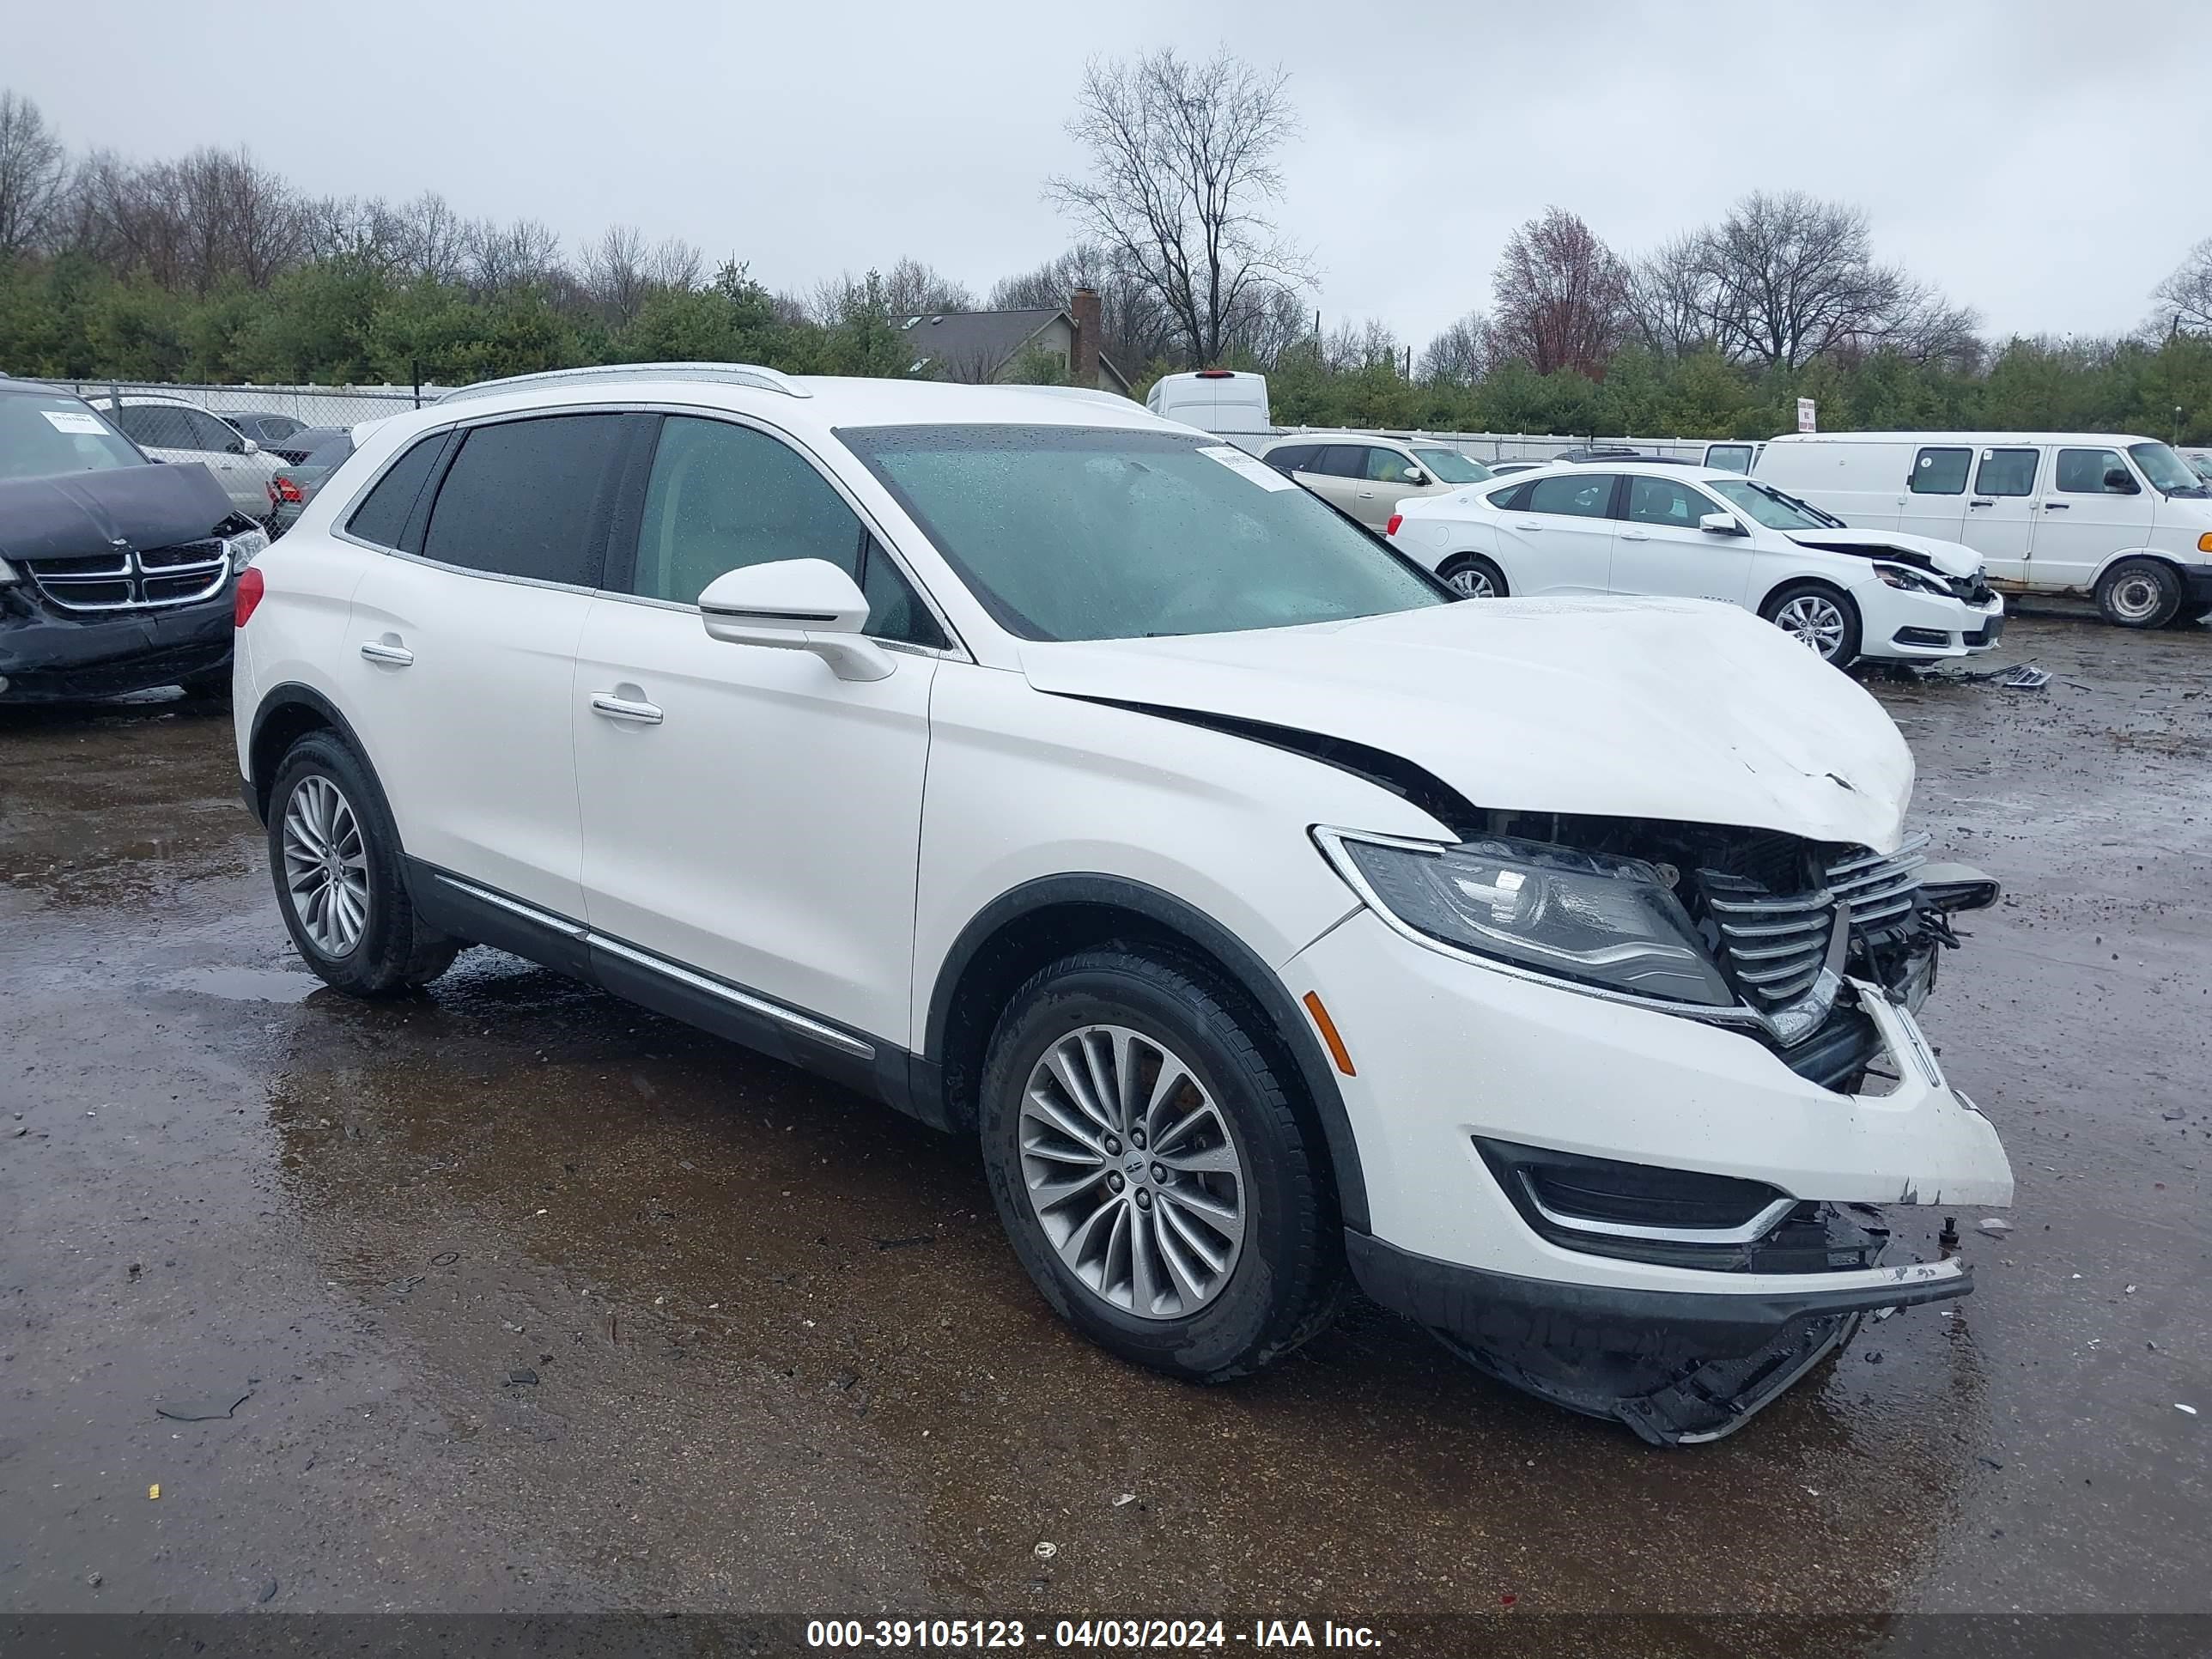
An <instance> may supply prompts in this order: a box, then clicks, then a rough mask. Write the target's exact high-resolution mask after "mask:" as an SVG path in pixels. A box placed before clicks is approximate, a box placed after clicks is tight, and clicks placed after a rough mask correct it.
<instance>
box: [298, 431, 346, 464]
mask: <svg viewBox="0 0 2212 1659" xmlns="http://www.w3.org/2000/svg"><path fill="white" fill-rule="evenodd" d="M352 453H353V434H351V433H350V432H341V433H340V434H338V435H337V437H335V438H327V439H325V440H324V441H322V442H321V443H319V444H317V445H316V446H315V447H313V449H311V450H309V451H308V452H307V459H305V460H303V461H301V463H300V468H301V471H306V470H307V468H308V467H311V466H313V467H319V468H320V469H321V470H322V471H325V472H335V471H337V469H338V468H339V467H340V466H341V465H343V464H344V463H345V461H346V459H347V458H348V457H349V456H350V455H351V454H352Z"/></svg>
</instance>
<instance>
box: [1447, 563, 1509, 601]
mask: <svg viewBox="0 0 2212 1659" xmlns="http://www.w3.org/2000/svg"><path fill="white" fill-rule="evenodd" d="M1437 574H1438V575H1440V576H1442V577H1443V579H1444V586H1447V587H1449V588H1450V589H1451V591H1452V592H1455V593H1457V594H1459V595H1460V596H1461V597H1462V598H1464V599H1504V598H1506V597H1507V590H1506V586H1505V573H1504V571H1502V570H1500V569H1499V568H1498V567H1497V566H1496V565H1494V564H1492V562H1490V561H1489V560H1488V559H1486V558H1484V557H1483V556H1481V555H1480V554H1478V553H1465V554H1462V555H1461V556H1459V557H1457V558H1455V559H1449V560H1447V561H1446V562H1445V563H1444V566H1443V568H1442V569H1441V570H1439V571H1438V572H1437Z"/></svg>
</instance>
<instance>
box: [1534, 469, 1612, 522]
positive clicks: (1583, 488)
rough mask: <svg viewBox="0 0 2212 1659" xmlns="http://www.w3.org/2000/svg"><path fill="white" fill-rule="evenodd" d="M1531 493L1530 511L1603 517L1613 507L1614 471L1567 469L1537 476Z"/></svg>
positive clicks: (1570, 515)
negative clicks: (1563, 471) (1554, 473)
mask: <svg viewBox="0 0 2212 1659" xmlns="http://www.w3.org/2000/svg"><path fill="white" fill-rule="evenodd" d="M1534 485H1535V487H1534V489H1532V490H1531V491H1530V492H1529V495H1528V510H1529V511H1530V512H1531V513H1559V514H1560V515H1561V516H1563V517H1565V518H1570V519H1602V518H1603V517H1605V516H1606V514H1607V513H1608V512H1610V511H1611V510H1612V506H1613V474H1612V473H1610V472H1565V473H1561V474H1560V475H1559V476H1558V477H1552V478H1538V479H1536V480H1535V481H1534Z"/></svg>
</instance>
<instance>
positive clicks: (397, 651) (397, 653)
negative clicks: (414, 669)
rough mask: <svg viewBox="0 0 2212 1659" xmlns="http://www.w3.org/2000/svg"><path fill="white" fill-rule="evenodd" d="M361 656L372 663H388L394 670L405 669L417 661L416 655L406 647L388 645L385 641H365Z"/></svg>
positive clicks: (362, 645)
mask: <svg viewBox="0 0 2212 1659" xmlns="http://www.w3.org/2000/svg"><path fill="white" fill-rule="evenodd" d="M361 654H362V656H364V657H366V658H368V659H369V660H370V661H371V662H388V663H390V664H391V665H392V666H393V667H394V668H404V667H406V666H407V665H408V664H409V663H410V662H413V661H414V660H415V653H413V652H412V651H410V650H409V649H408V648H407V647H405V646H404V645H391V644H387V643H386V641H383V640H363V641H362V642H361Z"/></svg>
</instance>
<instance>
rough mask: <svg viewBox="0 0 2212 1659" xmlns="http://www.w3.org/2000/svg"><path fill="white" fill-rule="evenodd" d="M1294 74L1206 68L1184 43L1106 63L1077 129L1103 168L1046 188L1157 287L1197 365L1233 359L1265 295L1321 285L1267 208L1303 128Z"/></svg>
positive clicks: (1094, 166)
mask: <svg viewBox="0 0 2212 1659" xmlns="http://www.w3.org/2000/svg"><path fill="white" fill-rule="evenodd" d="M1287 79H1288V76H1286V75H1285V73H1284V72H1283V71H1282V70H1275V71H1273V72H1272V73H1262V72H1261V71H1258V70H1254V69H1252V68H1251V67H1250V66H1249V65H1248V64H1244V63H1243V62H1242V61H1240V60H1239V59H1237V58H1232V57H1231V56H1230V55H1229V54H1228V53H1227V52H1218V53H1216V54H1215V55H1214V56H1213V57H1212V58H1210V59H1208V60H1207V61H1206V62H1205V63H1203V64H1194V63H1189V62H1186V61H1185V60H1184V59H1183V58H1180V57H1178V56H1176V52H1174V50H1173V49H1172V48H1168V49H1164V50H1162V51H1159V52H1147V53H1146V54H1144V55H1142V56H1140V57H1138V58H1134V59H1132V60H1128V61H1126V62H1115V63H1109V62H1103V61H1101V60H1098V59H1096V58H1094V59H1093V60H1091V63H1090V64H1089V65H1088V66H1087V67H1086V68H1085V70H1084V76H1083V86H1082V89H1081V91H1080V92H1079V94H1077V112H1076V115H1075V118H1073V120H1072V121H1071V122H1070V123H1069V124H1068V131H1069V133H1070V135H1071V136H1072V137H1074V138H1075V140H1076V141H1077V142H1078V143H1080V144H1081V145H1082V146H1083V147H1084V148H1085V149H1086V150H1088V151H1089V152H1090V155H1091V172H1090V173H1089V174H1088V176H1086V177H1084V178H1079V179H1078V178H1066V177H1062V178H1055V179H1051V180H1049V181H1048V183H1047V185H1046V187H1045V189H1046V195H1047V196H1048V198H1049V199H1051V200H1053V201H1054V202H1056V203H1057V204H1059V205H1060V209H1061V210H1062V211H1063V212H1065V213H1066V215H1067V216H1069V217H1070V218H1071V219H1073V221H1074V222H1075V223H1076V224H1077V226H1078V227H1079V229H1080V230H1081V232H1082V234H1084V235H1085V237H1086V238H1087V239H1090V240H1095V241H1097V242H1099V243H1101V244H1103V246H1105V247H1107V248H1108V249H1109V251H1110V252H1111V253H1112V254H1113V255H1114V257H1115V258H1117V259H1118V260H1120V261H1121V262H1123V263H1125V264H1127V267H1128V269H1129V270H1132V271H1133V272H1135V273H1136V274H1137V275H1138V276H1139V277H1140V278H1141V279H1142V280H1143V282H1144V283H1145V284H1146V286H1147V287H1149V288H1150V289H1152V291H1153V292H1154V293H1155V294H1157V295H1158V296H1159V298H1160V301H1161V303H1162V304H1163V305H1164V306H1165V307H1166V308H1167V310H1168V311H1169V313H1170V314H1171V315H1172V316H1173V317H1174V318H1175V319H1176V325H1177V328H1178V329H1179V331H1181V333H1182V343H1183V348H1184V354H1185V356H1186V359H1187V360H1188V362H1192V363H1194V364H1203V363H1209V362H1215V361H1217V360H1218V358H1219V357H1220V356H1221V355H1222V353H1223V352H1224V350H1225V349H1227V348H1228V347H1229V345H1230V343H1231V339H1232V336H1233V332H1234V329H1235V325H1236V322H1237V319H1238V318H1239V317H1240V316H1247V317H1249V315H1250V314H1251V307H1252V305H1253V302H1254V301H1255V300H1256V299H1257V298H1258V297H1259V295H1260V294H1261V291H1262V290H1265V289H1270V288H1280V289H1296V288H1297V287H1299V286H1301V285H1303V284H1304V283H1306V282H1307V281H1309V280H1310V278H1309V276H1308V274H1307V272H1306V269H1305V264H1306V261H1305V256H1304V254H1303V253H1302V252H1300V251H1299V250H1298V249H1297V248H1296V247H1295V246H1292V245H1291V242H1290V241H1289V240H1287V239H1286V238H1285V236H1284V235H1283V234H1282V232H1281V231H1280V230H1279V228H1277V226H1276V225H1275V223H1274V222H1273V220H1272V219H1270V218H1269V217H1268V216H1267V210H1268V208H1269V206H1270V204H1273V202H1275V201H1276V200H1277V199H1278V198H1279V197H1280V196H1281V194H1282V187H1283V181H1282V174H1281V173H1280V171H1279V167H1278V166H1277V157H1278V156H1279V154H1280V152H1281V150H1282V148H1283V146H1284V144H1285V143H1286V142H1288V141H1289V139H1291V137H1293V136H1295V134H1296V132H1297V115H1296V113H1295V112H1293V111H1292V110H1291V105H1290V100H1288V98H1286V97H1285V94H1284V86H1285V82H1286V81H1287Z"/></svg>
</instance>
